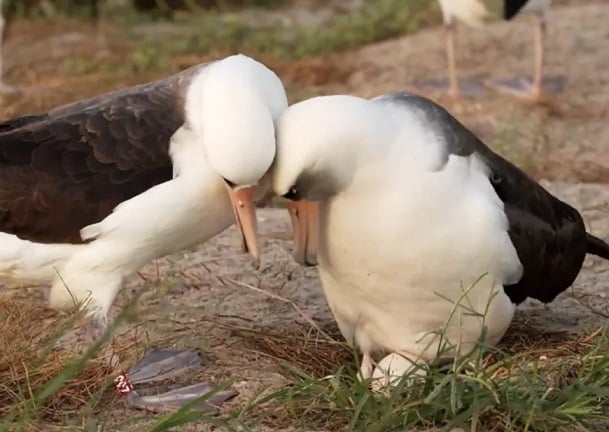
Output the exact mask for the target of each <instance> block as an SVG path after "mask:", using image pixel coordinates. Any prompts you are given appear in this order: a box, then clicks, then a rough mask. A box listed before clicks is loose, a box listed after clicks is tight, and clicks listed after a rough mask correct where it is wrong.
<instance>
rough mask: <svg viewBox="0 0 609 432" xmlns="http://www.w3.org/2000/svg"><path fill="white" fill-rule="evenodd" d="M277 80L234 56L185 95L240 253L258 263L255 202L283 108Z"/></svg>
mask: <svg viewBox="0 0 609 432" xmlns="http://www.w3.org/2000/svg"><path fill="white" fill-rule="evenodd" d="M287 105H288V103H287V97H286V93H285V89H284V87H283V84H282V82H281V80H280V79H279V78H278V77H277V75H276V74H275V73H274V72H273V71H271V70H270V69H269V68H267V67H266V66H264V65H263V64H262V63H259V62H257V61H256V60H254V59H252V58H250V57H247V56H244V55H241V54H238V55H233V56H230V57H226V58H224V59H222V60H219V61H216V62H213V63H211V64H210V65H209V66H208V67H207V68H205V69H204V70H203V71H202V73H201V74H200V75H199V76H197V77H195V79H193V81H192V83H191V85H190V88H189V90H188V92H187V95H186V113H187V114H186V115H187V121H188V123H189V124H190V126H191V127H192V129H193V130H194V131H195V132H196V133H197V135H198V136H199V137H200V139H201V142H202V143H203V145H204V147H205V154H206V157H207V160H208V162H209V164H210V166H211V167H212V169H213V170H214V171H215V172H216V173H218V174H219V175H220V176H221V177H222V178H223V179H224V182H225V184H226V188H227V191H228V193H229V195H230V199H231V203H232V206H233V209H234V212H235V218H236V222H237V226H238V227H239V230H240V231H241V234H242V237H243V245H244V250H245V251H246V252H249V253H250V254H251V255H252V256H253V257H254V258H255V259H256V261H258V260H259V252H258V242H257V237H256V214H255V198H256V196H257V195H258V194H260V193H264V192H265V191H260V190H259V191H257V187H258V186H259V185H260V183H261V180H262V178H263V177H264V175H265V174H266V173H267V171H268V170H269V168H270V166H271V164H272V162H273V159H274V157H275V151H276V143H275V120H276V119H277V118H278V117H279V115H280V114H281V113H282V112H283V110H285V109H286V108H287Z"/></svg>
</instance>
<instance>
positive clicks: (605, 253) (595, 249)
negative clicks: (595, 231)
mask: <svg viewBox="0 0 609 432" xmlns="http://www.w3.org/2000/svg"><path fill="white" fill-rule="evenodd" d="M587 236H588V239H587V240H588V241H587V243H588V250H587V252H588V253H589V254H592V255H596V256H599V257H601V258H605V259H607V260H609V244H607V243H605V241H604V240H601V239H599V238H598V237H594V236H593V235H592V234H587Z"/></svg>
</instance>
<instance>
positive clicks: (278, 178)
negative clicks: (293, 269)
mask: <svg viewBox="0 0 609 432" xmlns="http://www.w3.org/2000/svg"><path fill="white" fill-rule="evenodd" d="M374 114H375V113H374V111H373V110H372V111H371V110H370V101H367V100H365V99H361V98H358V97H353V96H342V95H336V96H319V97H314V98H311V99H308V100H305V101H303V102H299V103H296V104H294V105H292V106H290V107H289V108H288V109H287V110H285V111H284V112H283V114H282V115H281V116H280V118H279V120H278V122H277V155H276V157H275V161H274V164H273V167H272V169H271V175H272V183H273V191H274V193H275V194H276V195H278V196H282V197H284V198H286V199H288V204H287V205H288V209H289V211H290V216H291V218H292V227H293V240H294V259H295V260H296V262H298V263H299V264H301V265H306V266H314V265H317V243H318V205H319V203H320V202H323V201H327V200H330V199H332V197H334V196H336V195H337V194H339V193H340V192H342V191H344V190H345V189H346V188H348V187H349V185H350V184H351V182H352V179H353V177H354V175H355V174H356V167H357V165H358V162H359V160H360V159H363V158H362V153H361V152H359V148H361V143H362V141H363V140H366V136H367V135H370V134H368V132H367V126H366V124H367V122H369V121H370V120H372V119H371V117H370V116H372V115H374Z"/></svg>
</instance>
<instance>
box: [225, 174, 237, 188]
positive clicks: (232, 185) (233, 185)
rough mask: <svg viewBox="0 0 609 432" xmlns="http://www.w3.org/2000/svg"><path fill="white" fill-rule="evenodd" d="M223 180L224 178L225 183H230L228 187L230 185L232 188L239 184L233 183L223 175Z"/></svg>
mask: <svg viewBox="0 0 609 432" xmlns="http://www.w3.org/2000/svg"><path fill="white" fill-rule="evenodd" d="M222 180H224V183H226V184H227V185H228V187H230V188H231V189H234V188H235V186H237V185H236V184H235V183H233V182H232V181H230V180H227V179H225V178H224V177H222Z"/></svg>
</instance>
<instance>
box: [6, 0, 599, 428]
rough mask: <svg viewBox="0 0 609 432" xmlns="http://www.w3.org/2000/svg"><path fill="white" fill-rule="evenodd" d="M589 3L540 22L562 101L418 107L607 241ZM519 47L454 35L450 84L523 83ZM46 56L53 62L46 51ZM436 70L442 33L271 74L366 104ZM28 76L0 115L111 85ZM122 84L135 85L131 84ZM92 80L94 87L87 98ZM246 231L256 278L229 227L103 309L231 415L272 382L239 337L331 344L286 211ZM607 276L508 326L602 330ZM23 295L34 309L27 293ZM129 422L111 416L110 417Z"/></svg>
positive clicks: (489, 35) (467, 32)
mask: <svg viewBox="0 0 609 432" xmlns="http://www.w3.org/2000/svg"><path fill="white" fill-rule="evenodd" d="M586 3H588V2H586ZM590 3H594V2H590ZM601 3H602V2H601ZM601 3H599V4H586V5H583V6H577V7H575V6H568V7H561V8H555V9H554V10H553V11H552V17H551V22H550V26H549V29H548V38H547V44H546V46H547V62H546V64H547V68H546V72H547V75H548V76H552V77H555V76H558V77H562V78H563V79H564V81H565V86H566V89H565V91H564V92H563V93H560V94H558V95H555V96H553V97H551V98H550V99H549V100H547V101H545V102H544V103H542V104H538V105H534V104H530V103H526V102H522V101H518V100H514V99H511V98H509V97H506V96H502V95H498V94H496V93H493V92H491V91H489V90H485V91H483V93H482V94H481V95H480V96H479V97H477V98H471V99H470V98H465V99H463V100H460V101H458V102H453V101H451V100H450V99H448V98H446V97H444V96H442V95H438V94H433V93H429V96H430V97H433V98H436V99H438V100H439V101H441V102H442V103H444V104H445V105H446V106H447V107H448V108H449V109H450V110H451V112H453V113H454V114H455V115H456V116H457V117H458V118H459V119H461V120H462V121H463V122H464V123H465V124H466V125H468V126H469V127H471V128H472V129H474V130H475V131H476V132H477V133H478V134H479V135H480V136H481V137H482V138H483V139H484V140H485V141H486V142H487V143H488V144H489V145H491V146H493V147H494V148H495V149H496V150H498V151H499V152H501V153H503V154H506V155H508V156H509V157H510V158H511V159H512V160H514V161H515V162H517V163H518V164H520V165H521V166H522V167H523V168H525V169H526V170H527V171H528V172H530V173H531V174H532V175H534V176H535V177H536V178H538V179H540V180H542V181H543V183H544V185H546V186H547V187H548V189H549V190H550V191H552V192H553V193H555V194H556V195H557V196H559V197H560V198H562V199H564V200H565V201H567V202H568V203H570V204H572V205H574V206H575V207H577V208H578V209H580V210H581V211H582V213H583V215H584V218H585V221H586V224H587V226H588V228H589V229H590V230H591V231H592V232H593V233H595V234H597V235H599V236H601V237H606V236H607V235H608V234H609V216H608V214H609V186H608V185H607V184H605V183H606V182H608V181H609V123H608V120H609V112H608V110H607V107H608V106H609V74H608V73H607V70H609V54H608V52H609V51H607V48H608V47H609V27H607V25H606V23H607V22H608V21H609V5H608V4H606V2H605V3H603V4H601ZM22 37H24V38H25V36H22ZM56 37H58V36H56ZM531 37H532V34H531V29H530V27H529V26H527V24H526V20H525V19H522V20H518V21H517V22H513V23H502V22H498V23H493V24H491V25H489V26H488V27H487V28H485V29H484V30H472V29H467V28H463V27H461V28H460V30H459V51H458V62H459V65H460V70H461V74H462V76H463V77H465V78H472V77H474V78H477V79H480V80H482V79H488V78H499V77H509V76H513V75H514V74H529V73H530V70H531V67H532V57H531V49H530V45H529V41H530V40H531ZM17 42H18V40H17V39H15V42H14V44H12V45H10V47H9V48H10V49H9V52H8V53H7V55H9V56H10V55H11V54H10V52H12V53H13V54H15V53H16V52H17V48H16V47H17ZM39 43H40V44H43V43H42V42H39ZM49 43H50V42H49ZM41 46H44V44H43V45H41ZM28 49H31V47H30V48H28ZM39 49H40V48H39ZM57 49H58V50H59V49H60V48H57ZM11 50H12V51H11ZM48 52H49V53H50V54H49V55H52V54H53V52H52V50H49V51H48ZM68 54H69V53H68ZM68 54H65V53H64V54H63V55H68ZM57 55H58V56H61V55H62V54H57ZM113 55H114V54H113ZM18 60H19V59H18V58H15V57H13V59H12V60H11V62H13V65H15V66H13V69H9V70H10V71H11V73H9V78H12V79H17V78H18V77H21V78H23V80H25V81H27V79H28V78H27V77H28V76H27V75H19V74H18V70H19V68H18V66H16V65H17V62H18ZM32 61H36V60H35V59H33V58H32ZM38 62H42V64H44V61H40V60H38ZM444 65H445V57H444V39H443V32H442V30H441V29H439V28H436V29H428V30H423V31H421V32H420V33H418V34H416V35H413V36H409V37H404V38H399V39H394V40H389V41H386V42H382V43H378V44H372V45H369V46H366V47H364V48H362V49H358V50H354V51H351V52H347V53H340V54H333V55H330V56H326V57H324V58H322V59H309V60H305V61H300V62H296V63H294V64H291V65H279V66H278V72H279V73H280V75H281V76H282V77H284V78H285V79H286V81H288V85H289V86H290V88H298V87H300V88H306V91H307V92H310V93H333V92H349V93H355V94H359V95H362V96H374V95H377V94H380V93H383V92H387V91H394V90H400V89H413V88H414V87H413V86H412V84H413V83H415V82H417V81H420V80H423V79H442V78H443V77H444V75H445V67H444ZM36 70H37V72H36V75H33V78H32V80H34V79H40V77H41V76H42V77H44V80H45V82H47V83H53V84H56V91H54V92H50V93H47V94H46V96H41V95H39V94H38V95H25V96H24V97H22V98H20V99H19V100H11V101H10V102H11V103H10V104H5V105H4V106H3V112H1V113H0V116H1V117H8V116H11V115H16V114H20V113H24V112H27V111H30V110H32V111H35V110H38V109H42V108H45V107H49V106H53V105H55V104H57V103H60V102H66V101H68V100H71V99H72V98H74V97H75V92H78V94H79V95H85V94H92V93H97V92H99V91H101V90H106V89H109V88H111V87H112V86H113V84H112V83H111V82H104V81H99V79H98V78H97V81H96V77H95V76H94V75H93V76H74V77H71V78H70V79H67V80H66V79H63V80H61V79H60V78H59V77H55V78H53V77H54V75H53V71H52V69H48V70H46V69H44V68H38V69H36ZM132 79H133V80H134V81H136V82H137V81H142V80H143V76H140V77H135V78H132ZM93 82H96V83H97V85H96V87H94V88H92V87H91V83H93ZM74 89H76V90H74ZM259 223H260V231H261V247H262V250H263V260H262V266H261V269H260V270H259V271H256V270H254V269H253V268H252V266H251V263H250V262H249V259H248V257H247V256H244V255H240V254H238V253H237V251H239V242H238V236H237V234H236V231H235V229H234V228H231V229H229V230H227V231H226V232H225V233H223V234H221V235H219V236H218V237H217V238H215V239H213V240H211V241H209V242H208V243H206V244H205V245H202V246H201V247H200V248H197V249H196V250H192V251H188V252H184V253H180V254H176V255H173V256H170V257H166V258H164V259H162V260H159V261H158V262H157V263H151V264H150V265H148V266H146V267H145V268H144V269H143V270H142V272H141V276H134V277H133V278H132V279H131V280H130V281H129V283H128V285H127V286H126V287H125V288H124V289H123V290H122V292H121V294H120V296H119V298H118V300H117V302H116V307H115V308H114V310H113V313H114V314H116V313H118V311H119V310H120V309H121V305H124V304H125V303H126V302H128V299H129V298H130V297H131V295H132V294H133V293H134V292H135V291H138V290H142V289H143V290H144V291H145V294H144V296H143V297H142V299H141V302H140V308H139V310H140V312H139V315H138V317H137V320H138V322H139V323H140V324H141V328H142V329H143V330H145V331H146V332H147V333H148V336H149V337H150V339H151V340H152V341H153V342H154V341H157V345H161V344H162V345H163V346H165V347H167V346H174V345H175V346H181V347H185V346H191V347H198V348H200V349H201V350H202V352H203V355H204V358H205V364H204V367H203V368H202V369H201V371H200V372H198V373H197V376H196V377H188V380H189V381H190V380H191V379H192V380H194V379H196V378H198V377H205V379H208V380H214V381H217V382H219V381H222V380H224V379H226V378H230V379H232V380H234V381H235V383H236V385H235V387H236V388H237V389H238V390H239V391H240V393H241V394H240V396H239V397H238V398H237V399H236V400H234V401H233V402H232V404H236V405H238V404H243V403H244V402H245V401H246V400H247V398H248V397H250V396H251V394H253V392H254V391H256V389H258V388H259V387H276V386H280V385H281V384H282V383H284V382H285V378H284V377H283V376H282V375H281V373H280V370H279V368H278V366H277V364H276V363H275V362H274V361H272V360H271V359H269V358H268V356H266V355H265V352H264V348H261V347H260V346H258V345H256V343H255V340H254V341H253V338H252V336H251V334H249V333H247V332H246V330H248V329H250V330H251V329H254V330H255V331H256V332H258V333H260V334H262V333H264V332H265V331H268V332H272V333H274V334H283V335H286V338H289V335H290V334H293V333H294V332H299V331H302V329H303V328H307V327H311V325H310V323H309V322H308V321H307V320H308V319H310V320H313V321H314V322H315V323H316V326H319V327H320V328H322V329H324V330H325V331H327V332H329V333H331V334H332V335H334V336H336V334H337V333H336V328H335V325H334V323H333V320H332V317H331V315H330V313H329V310H328V308H327V305H326V303H325V300H324V297H323V293H322V291H321V288H320V285H319V281H318V278H317V276H316V272H315V270H314V269H303V268H301V267H299V266H297V265H296V264H295V263H294V262H293V261H292V259H291V256H290V248H291V243H290V241H289V239H290V224H289V219H288V215H287V213H286V212H285V211H284V210H281V209H264V210H262V211H260V218H259ZM608 272H609V263H606V262H602V261H601V260H599V259H596V258H588V259H587V261H586V263H585V266H584V269H583V271H582V272H581V274H580V275H579V277H578V279H577V281H576V283H575V284H574V286H573V288H572V289H569V290H567V292H565V293H563V294H562V295H561V296H560V297H559V298H558V299H557V300H556V301H555V302H553V303H552V304H550V305H541V304H539V303H537V302H533V301H531V302H526V304H524V305H522V306H521V307H520V308H519V310H518V314H517V319H518V320H519V321H520V322H524V323H526V324H527V325H529V326H531V327H533V328H539V329H540V330H544V331H565V330H566V331H577V330H580V329H582V328H584V327H588V326H597V325H599V324H602V323H605V322H606V321H607V319H608V318H609V306H608V305H607V302H606V296H607V289H608V288H609V282H607V281H608V280H609V279H608V277H607V276H608ZM253 287H255V288H253ZM3 290H4V291H0V294H3V295H23V294H24V291H23V290H15V289H4V288H3ZM28 293H29V294H28V295H33V296H34V298H37V299H39V300H37V301H42V298H41V296H39V295H36V294H34V293H35V291H34V290H29V291H28ZM277 296H278V297H280V298H281V299H279V298H278V297H277ZM311 351H312V352H314V347H311ZM128 415H129V414H128V413H127V412H125V411H124V410H121V409H120V408H117V409H116V410H115V412H114V415H113V417H114V418H116V419H118V418H122V417H124V416H128ZM193 430H194V429H193ZM196 430H201V429H196ZM269 430H275V431H277V430H279V429H277V428H275V429H273V428H271V429H269Z"/></svg>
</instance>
